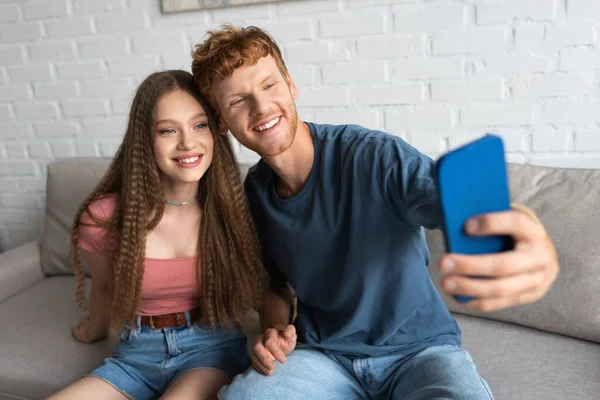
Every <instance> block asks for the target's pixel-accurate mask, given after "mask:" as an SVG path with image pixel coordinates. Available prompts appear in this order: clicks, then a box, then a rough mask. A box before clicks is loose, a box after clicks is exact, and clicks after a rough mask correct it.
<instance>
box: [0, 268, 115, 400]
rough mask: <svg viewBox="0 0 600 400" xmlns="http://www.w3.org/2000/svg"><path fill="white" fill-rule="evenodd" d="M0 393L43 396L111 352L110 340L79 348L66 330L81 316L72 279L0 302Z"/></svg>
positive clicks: (55, 281)
mask: <svg viewBox="0 0 600 400" xmlns="http://www.w3.org/2000/svg"><path fill="white" fill-rule="evenodd" d="M0 315H1V316H2V320H3V321H10V323H4V324H2V329H1V330H0V354H1V355H2V357H0V358H1V360H2V362H0V377H2V378H1V379H0V393H8V394H11V395H14V396H21V397H23V398H28V399H41V398H46V397H47V396H48V395H50V394H51V393H53V392H56V391H58V390H59V389H61V388H63V387H65V386H67V385H68V384H70V383H71V382H74V381H76V380H77V379H79V378H81V377H82V376H83V375H84V374H86V373H88V372H90V371H92V370H93V369H94V368H95V367H97V366H99V365H100V364H101V363H102V360H103V359H104V358H105V357H106V356H109V355H110V354H111V353H112V349H113V348H114V345H115V343H116V342H115V341H114V340H113V339H112V338H111V339H107V340H103V341H100V342H98V343H94V344H83V343H79V342H77V341H76V340H75V339H74V338H73V337H71V332H70V327H71V326H73V325H75V324H76V323H77V322H78V321H79V318H80V316H81V312H80V311H79V310H77V307H76V305H75V282H74V279H73V277H72V276H70V277H66V276H61V277H51V278H46V279H44V280H42V281H41V282H39V283H37V284H35V285H33V286H31V287H29V288H28V289H26V290H25V291H23V292H22V293H20V294H18V295H16V296H14V297H12V298H10V299H8V300H6V301H5V302H3V303H0Z"/></svg>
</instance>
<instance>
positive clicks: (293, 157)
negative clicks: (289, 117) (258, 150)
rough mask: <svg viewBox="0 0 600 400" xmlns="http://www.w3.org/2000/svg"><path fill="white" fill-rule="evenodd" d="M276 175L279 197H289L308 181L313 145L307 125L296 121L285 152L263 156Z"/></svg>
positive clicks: (313, 154)
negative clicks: (294, 131)
mask: <svg viewBox="0 0 600 400" xmlns="http://www.w3.org/2000/svg"><path fill="white" fill-rule="evenodd" d="M263 159H264V160H265V161H266V162H267V164H269V166H270V167H271V168H272V169H273V171H274V172H275V174H276V175H277V180H276V182H275V188H276V190H277V194H278V195H279V197H281V198H284V199H289V198H291V197H293V196H295V195H296V194H298V193H299V192H300V191H301V190H302V188H304V186H305V185H306V182H308V178H309V176H310V171H311V170H312V166H313V162H314V159H315V146H314V143H313V140H312V135H311V133H310V129H309V128H308V125H306V124H305V123H304V122H302V121H300V120H299V121H298V127H297V130H296V137H295V138H294V142H293V143H292V145H291V146H290V148H289V149H287V150H286V151H285V152H283V153H281V154H279V155H277V156H273V157H263Z"/></svg>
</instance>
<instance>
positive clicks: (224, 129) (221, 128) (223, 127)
mask: <svg viewBox="0 0 600 400" xmlns="http://www.w3.org/2000/svg"><path fill="white" fill-rule="evenodd" d="M218 118H219V123H218V124H219V126H218V129H219V134H221V135H223V136H227V132H228V131H229V129H228V128H227V125H225V121H223V118H221V116H219V117H218Z"/></svg>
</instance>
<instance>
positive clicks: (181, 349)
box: [87, 312, 250, 400]
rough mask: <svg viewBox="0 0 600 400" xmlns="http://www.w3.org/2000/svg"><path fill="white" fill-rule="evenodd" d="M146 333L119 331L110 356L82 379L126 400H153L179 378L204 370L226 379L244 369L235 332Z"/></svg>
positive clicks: (191, 326)
mask: <svg viewBox="0 0 600 400" xmlns="http://www.w3.org/2000/svg"><path fill="white" fill-rule="evenodd" d="M185 314H186V325H182V326H180V327H173V328H163V329H156V330H154V329H152V328H151V327H149V326H141V325H140V318H141V317H139V316H138V319H137V324H136V326H135V327H125V328H123V330H122V331H121V337H120V340H119V343H118V344H117V347H116V349H115V351H114V353H113V356H112V357H110V358H107V359H105V360H104V364H103V365H102V366H101V367H99V368H97V369H95V370H94V371H92V373H90V374H89V375H87V376H93V377H96V378H99V379H102V380H103V381H105V382H107V383H108V384H110V385H111V386H113V387H114V388H115V389H117V390H118V391H119V392H121V393H122V394H123V395H125V396H127V397H128V398H130V399H142V400H144V399H156V398H158V397H159V396H160V395H162V394H163V393H164V392H165V391H166V390H167V388H168V387H169V384H170V383H171V382H173V381H174V380H175V379H177V377H179V376H180V375H181V374H183V373H185V372H187V371H191V370H194V369H201V368H208V369H216V370H219V371H223V372H225V373H227V374H228V375H230V376H231V377H232V378H233V377H234V376H235V375H237V374H239V373H241V372H244V371H245V370H246V369H248V368H249V367H250V358H249V356H248V351H247V347H246V337H245V336H244V334H242V333H241V332H240V331H239V330H237V329H233V330H231V331H226V330H224V329H221V328H219V329H217V330H216V331H214V330H212V328H211V327H210V325H207V326H203V325H198V324H197V323H192V322H190V319H189V314H188V313H187V312H186V313H185Z"/></svg>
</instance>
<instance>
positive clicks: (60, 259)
mask: <svg viewBox="0 0 600 400" xmlns="http://www.w3.org/2000/svg"><path fill="white" fill-rule="evenodd" d="M109 163H110V160H109V159H107V158H93V157H85V158H83V157H82V158H66V159H63V160H60V161H55V162H53V163H51V164H49V165H48V177H47V187H46V220H45V223H44V236H43V240H42V270H43V271H44V273H45V274H46V275H58V274H72V272H73V271H72V263H71V228H72V226H73V218H74V217H75V214H76V213H77V210H78V209H79V206H80V205H81V203H83V201H84V200H85V199H86V198H87V196H88V195H89V194H90V192H91V191H92V190H94V187H95V186H96V184H98V182H99V181H100V179H101V178H102V176H103V175H104V172H105V171H106V169H107V168H108V165H109Z"/></svg>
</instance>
